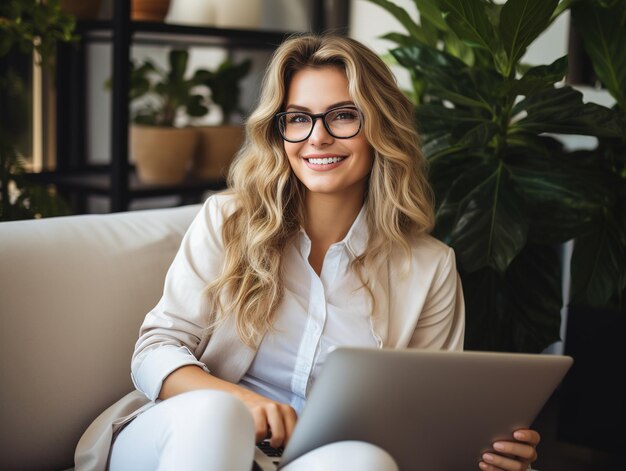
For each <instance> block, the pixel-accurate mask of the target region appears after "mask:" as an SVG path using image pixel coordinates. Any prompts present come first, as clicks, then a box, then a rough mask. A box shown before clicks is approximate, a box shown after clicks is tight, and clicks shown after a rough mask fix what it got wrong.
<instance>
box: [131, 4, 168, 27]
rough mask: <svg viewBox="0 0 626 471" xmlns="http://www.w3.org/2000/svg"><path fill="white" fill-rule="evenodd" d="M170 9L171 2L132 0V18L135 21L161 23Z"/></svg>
mask: <svg viewBox="0 0 626 471" xmlns="http://www.w3.org/2000/svg"><path fill="white" fill-rule="evenodd" d="M169 7H170V0H132V5H131V13H130V16H131V18H132V19H133V20H135V21H154V22H161V21H163V19H164V18H165V15H167V10H168V9H169Z"/></svg>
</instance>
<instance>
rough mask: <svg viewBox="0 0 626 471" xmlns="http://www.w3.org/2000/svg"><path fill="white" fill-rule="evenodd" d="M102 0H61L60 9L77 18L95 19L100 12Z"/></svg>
mask: <svg viewBox="0 0 626 471" xmlns="http://www.w3.org/2000/svg"><path fill="white" fill-rule="evenodd" d="M101 4H102V0H61V10H63V11H64V12H66V13H69V14H70V15H73V16H75V17H76V19H77V20H95V19H96V18H98V13H100V5H101Z"/></svg>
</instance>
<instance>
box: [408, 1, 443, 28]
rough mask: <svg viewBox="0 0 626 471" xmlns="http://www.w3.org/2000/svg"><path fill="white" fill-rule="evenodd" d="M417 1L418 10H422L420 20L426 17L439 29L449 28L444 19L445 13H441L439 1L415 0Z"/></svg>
mask: <svg viewBox="0 0 626 471" xmlns="http://www.w3.org/2000/svg"><path fill="white" fill-rule="evenodd" d="M413 1H414V2H415V6H416V7H417V10H418V11H419V12H420V21H422V22H423V21H424V18H426V19H427V20H428V21H429V22H431V23H432V24H433V25H434V26H436V27H437V29H440V30H441V31H446V30H447V29H448V27H447V25H446V22H445V21H444V19H443V15H442V14H441V10H440V9H439V7H438V6H437V2H433V1H432V0H413Z"/></svg>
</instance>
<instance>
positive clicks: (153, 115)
mask: <svg viewBox="0 0 626 471" xmlns="http://www.w3.org/2000/svg"><path fill="white" fill-rule="evenodd" d="M188 62H189V53H188V52H187V51H186V50H184V49H172V50H171V51H170V52H169V54H168V67H167V69H163V68H160V67H158V66H156V65H155V64H154V62H152V61H151V60H149V59H146V60H144V61H143V62H139V63H137V62H133V63H132V65H131V76H130V91H129V93H130V101H131V102H134V101H136V100H139V99H142V98H145V97H149V98H150V99H149V100H144V101H143V102H142V103H141V104H140V105H139V106H138V107H137V108H135V109H134V110H133V118H132V119H133V122H134V123H135V124H144V125H150V126H171V127H173V126H174V124H175V120H176V117H177V115H178V112H179V111H183V112H184V113H185V114H186V115H187V116H188V117H190V118H197V117H202V116H204V115H206V114H207V113H208V112H209V108H208V107H207V97H206V92H205V91H202V92H201V91H200V90H198V88H199V87H203V86H204V82H205V81H206V80H207V78H208V77H209V76H210V75H211V73H210V72H209V71H208V70H204V69H197V70H196V71H194V73H193V76H192V77H190V78H186V77H185V73H186V72H187V64H188Z"/></svg>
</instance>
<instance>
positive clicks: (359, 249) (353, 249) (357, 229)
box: [299, 205, 369, 258]
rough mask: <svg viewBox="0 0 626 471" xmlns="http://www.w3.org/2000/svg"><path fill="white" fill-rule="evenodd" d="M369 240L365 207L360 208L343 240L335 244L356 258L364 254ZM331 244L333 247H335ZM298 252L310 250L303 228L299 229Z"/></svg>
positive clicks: (309, 241) (307, 237)
mask: <svg viewBox="0 0 626 471" xmlns="http://www.w3.org/2000/svg"><path fill="white" fill-rule="evenodd" d="M368 238H369V232H368V229H367V221H366V216H365V205H363V206H362V207H361V210H360V211H359V214H357V216H356V219H355V220H354V222H353V223H352V226H351V227H350V230H349V231H348V233H347V234H346V236H345V237H344V238H343V240H341V241H339V242H337V243H336V244H343V245H345V247H346V248H347V249H348V252H349V253H350V255H351V257H352V258H356V257H358V256H359V255H361V254H362V253H363V252H365V249H366V247H367V241H368ZM336 244H333V245H336ZM299 245H300V252H301V253H303V254H304V253H305V252H308V250H310V246H311V240H310V239H309V236H308V234H307V233H306V231H305V230H304V228H303V227H300V244H299Z"/></svg>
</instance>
